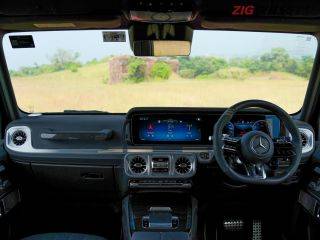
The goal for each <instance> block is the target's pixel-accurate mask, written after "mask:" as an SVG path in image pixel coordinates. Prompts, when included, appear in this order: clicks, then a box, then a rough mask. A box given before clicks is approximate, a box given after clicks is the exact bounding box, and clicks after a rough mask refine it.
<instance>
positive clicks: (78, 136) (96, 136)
mask: <svg viewBox="0 0 320 240" xmlns="http://www.w3.org/2000/svg"><path fill="white" fill-rule="evenodd" d="M40 136H41V139H43V140H57V141H61V140H93V141H107V140H109V139H111V138H112V136H113V130H111V129H102V130H100V131H54V130H51V131H48V132H45V133H41V135H40Z"/></svg>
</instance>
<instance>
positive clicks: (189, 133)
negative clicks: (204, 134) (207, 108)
mask: <svg viewBox="0 0 320 240" xmlns="http://www.w3.org/2000/svg"><path fill="white" fill-rule="evenodd" d="M139 120H140V121H139V123H140V124H139V139H140V141H147V142H199V141H201V126H200V121H201V119H200V118H196V119H186V120H185V119H151V118H148V117H141V118H140V119H139Z"/></svg>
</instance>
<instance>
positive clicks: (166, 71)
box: [151, 61, 172, 79]
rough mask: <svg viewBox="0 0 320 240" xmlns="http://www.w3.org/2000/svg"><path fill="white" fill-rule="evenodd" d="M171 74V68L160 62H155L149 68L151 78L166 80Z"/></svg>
mask: <svg viewBox="0 0 320 240" xmlns="http://www.w3.org/2000/svg"><path fill="white" fill-rule="evenodd" d="M171 73H172V69H171V67H170V66H169V65H168V64H167V63H165V62H162V61H157V62H156V63H155V64H154V65H153V66H152V68H151V77H152V78H157V79H168V78H169V77H170V75H171Z"/></svg>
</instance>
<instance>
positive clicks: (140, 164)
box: [129, 156, 147, 174]
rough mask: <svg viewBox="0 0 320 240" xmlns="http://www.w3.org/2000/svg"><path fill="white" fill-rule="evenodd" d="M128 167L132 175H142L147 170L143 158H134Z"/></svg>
mask: <svg viewBox="0 0 320 240" xmlns="http://www.w3.org/2000/svg"><path fill="white" fill-rule="evenodd" d="M129 167H130V170H131V171H132V172H133V173H137V174H142V173H144V172H145V171H146V170H147V161H146V160H145V159H144V158H143V157H140V156H136V157H134V158H132V159H131V160H130V162H129Z"/></svg>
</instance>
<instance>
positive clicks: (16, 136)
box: [12, 130, 27, 146]
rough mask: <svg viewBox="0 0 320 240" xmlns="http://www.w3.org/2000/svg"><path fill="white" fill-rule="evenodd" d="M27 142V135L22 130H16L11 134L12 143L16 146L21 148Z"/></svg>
mask: <svg viewBox="0 0 320 240" xmlns="http://www.w3.org/2000/svg"><path fill="white" fill-rule="evenodd" d="M26 141H27V134H26V133H25V132H24V131H22V130H17V131H15V132H14V133H13V134H12V142H13V144H14V145H16V146H21V145H23V144H24V143H25V142H26Z"/></svg>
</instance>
